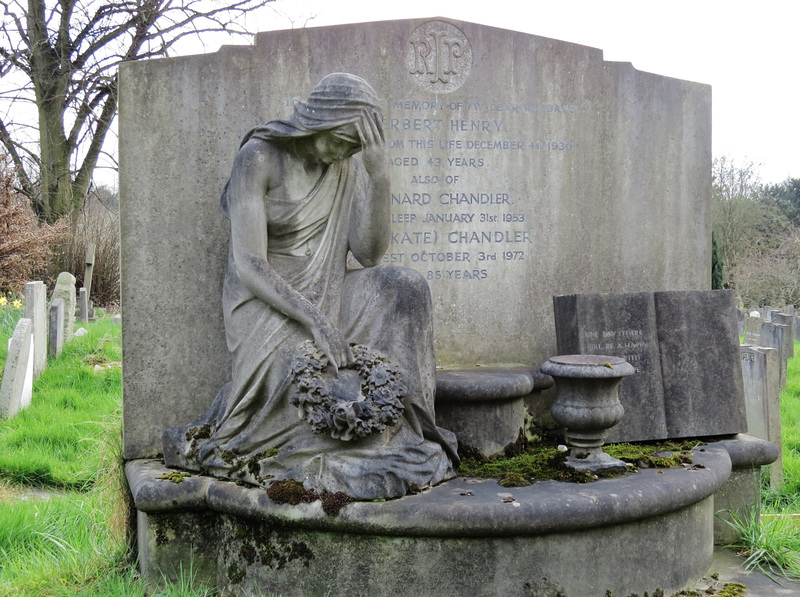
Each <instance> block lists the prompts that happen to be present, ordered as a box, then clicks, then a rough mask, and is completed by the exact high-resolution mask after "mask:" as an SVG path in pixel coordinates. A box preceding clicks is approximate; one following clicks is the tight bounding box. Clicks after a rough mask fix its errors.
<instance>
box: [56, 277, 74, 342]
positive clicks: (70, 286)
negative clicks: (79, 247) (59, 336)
mask: <svg viewBox="0 0 800 597" xmlns="http://www.w3.org/2000/svg"><path fill="white" fill-rule="evenodd" d="M59 298H60V299H61V300H63V301H64V342H69V341H70V340H72V334H73V330H74V329H75V305H76V301H77V299H76V295H75V276H73V275H72V274H71V273H69V272H61V273H60V274H58V279H57V280H56V287H55V288H54V289H53V295H52V297H51V298H50V300H51V301H54V300H56V299H59Z"/></svg>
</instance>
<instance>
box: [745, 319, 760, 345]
mask: <svg viewBox="0 0 800 597" xmlns="http://www.w3.org/2000/svg"><path fill="white" fill-rule="evenodd" d="M763 325H764V320H763V319H762V318H761V317H754V316H753V315H751V316H750V317H748V318H747V322H746V323H745V330H744V343H745V344H752V345H754V346H760V345H761V327H762V326H763Z"/></svg>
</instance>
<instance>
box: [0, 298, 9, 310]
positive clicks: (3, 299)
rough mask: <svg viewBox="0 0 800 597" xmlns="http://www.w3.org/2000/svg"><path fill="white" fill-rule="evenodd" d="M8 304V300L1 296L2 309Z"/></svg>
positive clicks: (0, 304) (0, 305)
mask: <svg viewBox="0 0 800 597" xmlns="http://www.w3.org/2000/svg"><path fill="white" fill-rule="evenodd" d="M7 304H8V299H7V298H6V297H4V296H0V307H5V306H6V305H7Z"/></svg>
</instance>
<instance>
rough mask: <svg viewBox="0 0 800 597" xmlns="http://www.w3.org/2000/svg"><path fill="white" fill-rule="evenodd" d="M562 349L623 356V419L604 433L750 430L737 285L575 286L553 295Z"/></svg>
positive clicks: (630, 436)
mask: <svg viewBox="0 0 800 597" xmlns="http://www.w3.org/2000/svg"><path fill="white" fill-rule="evenodd" d="M554 306H555V316H556V334H557V337H558V352H559V353H560V354H603V355H611V356H618V357H622V358H624V359H625V360H627V361H628V362H630V363H631V364H633V365H634V366H635V367H636V368H637V374H636V375H633V376H631V377H630V378H627V379H625V380H623V381H622V383H621V384H620V390H619V393H620V402H622V405H623V408H624V409H625V416H624V417H623V419H622V422H621V423H620V424H619V425H618V426H617V427H615V428H613V429H612V430H611V431H610V433H609V436H608V440H607V441H616V442H620V441H637V440H655V439H665V438H681V437H702V436H707V435H725V434H731V433H740V432H744V431H746V430H747V420H746V415H745V403H744V394H743V388H742V376H741V367H740V364H739V352H738V346H739V339H738V335H737V329H736V311H735V309H736V306H735V303H734V296H733V292H732V291H721V290H716V291H694V292H677V291H668V292H655V293H652V292H639V293H620V294H577V295H565V296H557V297H555V298H554Z"/></svg>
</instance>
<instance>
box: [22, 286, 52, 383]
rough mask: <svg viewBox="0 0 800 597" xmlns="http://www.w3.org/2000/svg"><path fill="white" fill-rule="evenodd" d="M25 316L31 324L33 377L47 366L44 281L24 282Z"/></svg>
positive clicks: (45, 293)
mask: <svg viewBox="0 0 800 597" xmlns="http://www.w3.org/2000/svg"><path fill="white" fill-rule="evenodd" d="M25 317H26V318H27V319H30V320H31V323H32V325H33V331H32V333H33V339H32V341H33V377H34V378H38V377H39V376H40V375H41V374H42V371H44V370H45V367H47V320H48V317H47V287H46V286H45V285H44V282H28V283H26V284H25Z"/></svg>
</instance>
